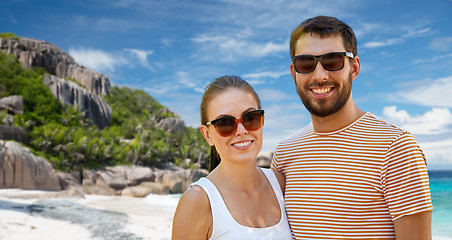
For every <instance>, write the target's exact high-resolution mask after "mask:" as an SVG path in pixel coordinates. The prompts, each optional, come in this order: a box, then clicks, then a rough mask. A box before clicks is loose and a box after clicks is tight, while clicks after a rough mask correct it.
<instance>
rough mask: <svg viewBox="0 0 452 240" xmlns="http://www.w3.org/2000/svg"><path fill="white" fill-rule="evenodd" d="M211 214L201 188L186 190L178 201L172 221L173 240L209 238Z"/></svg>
mask: <svg viewBox="0 0 452 240" xmlns="http://www.w3.org/2000/svg"><path fill="white" fill-rule="evenodd" d="M211 226H212V214H211V210H210V202H209V198H208V196H207V193H206V192H205V191H204V189H203V188H202V187H201V186H198V185H194V186H191V187H190V188H189V189H187V190H186V191H185V192H184V193H183V194H182V196H181V198H180V199H179V204H178V205H177V208H176V212H175V214H174V220H173V239H199V237H200V236H210V234H211Z"/></svg>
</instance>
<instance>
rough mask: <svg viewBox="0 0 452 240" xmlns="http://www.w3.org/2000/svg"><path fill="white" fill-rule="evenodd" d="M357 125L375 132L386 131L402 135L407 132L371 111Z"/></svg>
mask: <svg viewBox="0 0 452 240" xmlns="http://www.w3.org/2000/svg"><path fill="white" fill-rule="evenodd" d="M357 126H359V127H361V128H363V127H364V128H367V129H369V130H371V131H373V132H385V133H386V134H390V133H393V134H395V135H400V134H403V133H406V132H407V131H406V130H403V129H402V128H400V127H399V126H397V125H395V124H392V123H390V122H388V121H386V120H384V119H383V118H381V117H378V116H376V115H375V114H373V113H371V112H368V113H367V114H366V116H365V117H364V118H362V119H361V121H359V124H358V125H357Z"/></svg>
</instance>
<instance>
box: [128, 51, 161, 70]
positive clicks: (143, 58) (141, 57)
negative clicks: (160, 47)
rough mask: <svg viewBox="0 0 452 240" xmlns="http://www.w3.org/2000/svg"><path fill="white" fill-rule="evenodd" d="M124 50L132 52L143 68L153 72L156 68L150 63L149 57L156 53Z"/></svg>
mask: <svg viewBox="0 0 452 240" xmlns="http://www.w3.org/2000/svg"><path fill="white" fill-rule="evenodd" d="M124 50H125V51H127V52H130V53H132V54H133V55H134V56H136V57H137V58H138V61H139V62H140V64H141V65H142V66H143V67H145V68H148V69H150V70H151V71H154V68H153V67H152V66H151V64H149V62H148V56H149V55H152V54H153V53H154V51H153V50H141V49H130V48H125V49H124Z"/></svg>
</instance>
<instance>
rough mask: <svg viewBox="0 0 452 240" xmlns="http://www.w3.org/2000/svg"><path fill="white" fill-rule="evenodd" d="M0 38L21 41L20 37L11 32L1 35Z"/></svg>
mask: <svg viewBox="0 0 452 240" xmlns="http://www.w3.org/2000/svg"><path fill="white" fill-rule="evenodd" d="M0 37H1V38H16V39H20V37H19V36H17V35H16V34H14V33H10V32H7V33H0Z"/></svg>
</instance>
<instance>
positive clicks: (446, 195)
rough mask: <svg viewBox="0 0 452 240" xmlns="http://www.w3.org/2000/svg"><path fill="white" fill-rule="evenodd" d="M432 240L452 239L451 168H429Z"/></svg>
mask: <svg viewBox="0 0 452 240" xmlns="http://www.w3.org/2000/svg"><path fill="white" fill-rule="evenodd" d="M428 176H429V180H430V193H431V195H432V202H433V214H432V235H433V239H434V240H452V170H447V171H446V170H442V171H441V170H430V171H428Z"/></svg>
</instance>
